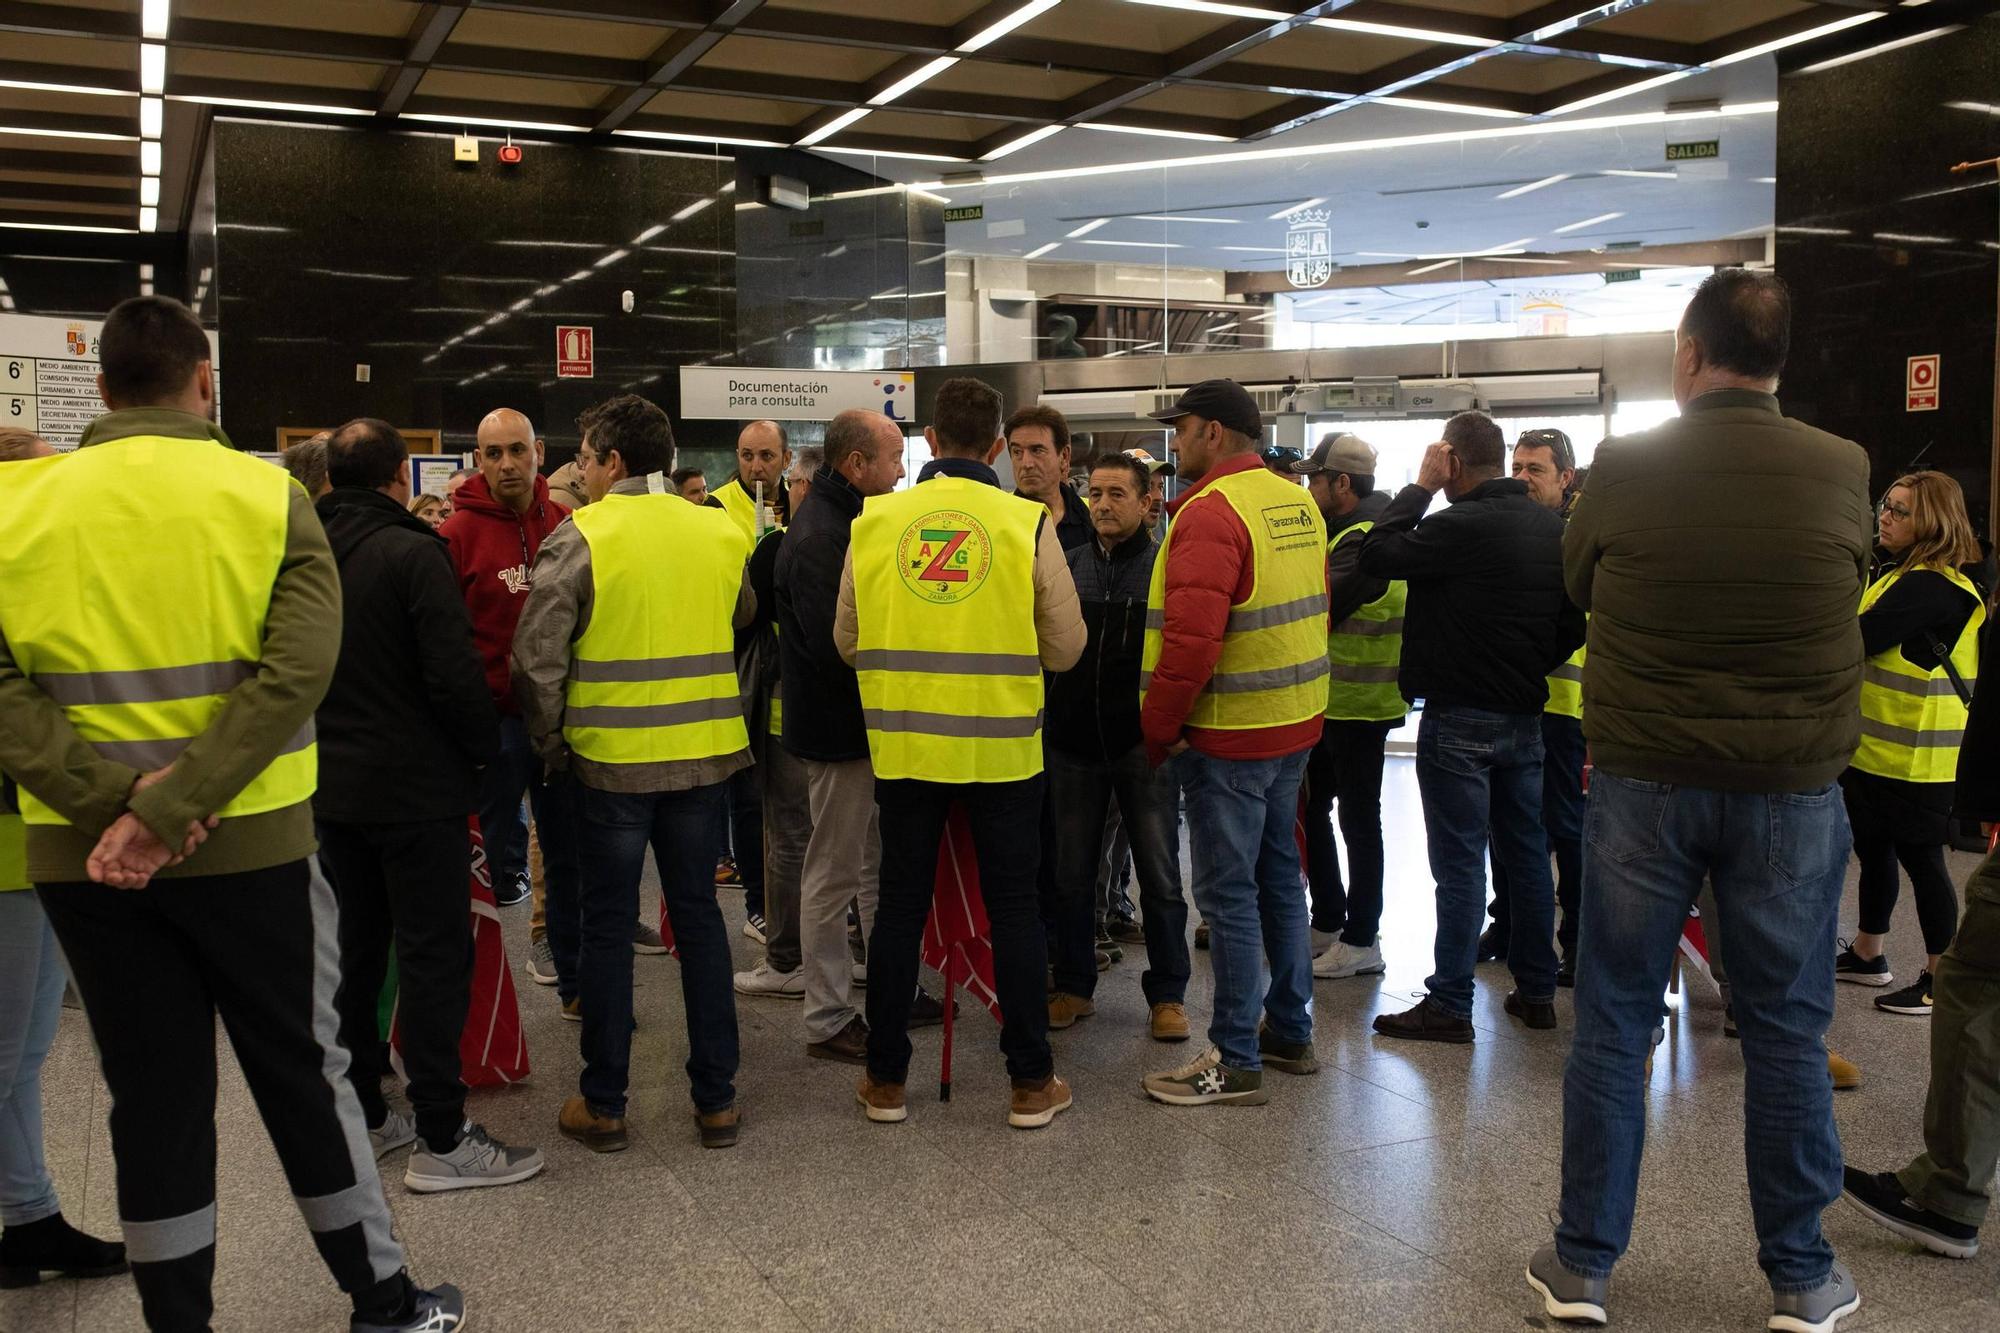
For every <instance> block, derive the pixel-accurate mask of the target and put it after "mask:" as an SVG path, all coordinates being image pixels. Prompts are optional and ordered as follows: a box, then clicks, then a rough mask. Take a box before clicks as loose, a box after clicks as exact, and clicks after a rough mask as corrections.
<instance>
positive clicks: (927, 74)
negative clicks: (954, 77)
mask: <svg viewBox="0 0 2000 1333" xmlns="http://www.w3.org/2000/svg"><path fill="white" fill-rule="evenodd" d="M957 63H958V57H957V56H939V57H938V58H937V59H936V60H933V61H931V62H930V63H929V64H928V65H925V66H923V67H922V68H921V69H918V70H917V71H916V72H915V73H913V74H906V75H904V76H903V77H902V78H900V79H898V80H896V81H895V82H894V83H892V84H890V85H889V86H888V87H887V88H884V89H883V90H882V91H881V92H879V93H876V94H875V95H874V96H873V97H871V98H869V99H868V105H870V106H886V105H888V104H889V103H890V102H893V101H895V100H896V99H897V98H899V97H901V96H902V95H903V94H904V93H906V92H909V91H910V90H911V89H912V88H915V87H917V86H918V85H920V84H924V83H928V82H930V81H931V80H932V79H934V78H936V77H937V76H938V75H940V74H942V73H944V72H945V71H946V70H948V69H950V68H951V67H952V66H953V65H956V64H957Z"/></svg>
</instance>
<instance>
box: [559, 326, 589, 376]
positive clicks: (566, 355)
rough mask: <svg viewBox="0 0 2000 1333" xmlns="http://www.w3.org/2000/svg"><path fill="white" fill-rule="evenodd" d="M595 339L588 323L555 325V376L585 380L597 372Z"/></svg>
mask: <svg viewBox="0 0 2000 1333" xmlns="http://www.w3.org/2000/svg"><path fill="white" fill-rule="evenodd" d="M595 343H596V339H595V338H594V337H593V336H592V334H591V330H590V325H588V324H558V325H556V378H557V379H559V380H587V379H591V378H593V377H594V376H595V375H596V373H597V349H596V346H595Z"/></svg>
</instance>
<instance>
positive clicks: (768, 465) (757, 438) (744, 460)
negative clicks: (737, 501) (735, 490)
mask: <svg viewBox="0 0 2000 1333" xmlns="http://www.w3.org/2000/svg"><path fill="white" fill-rule="evenodd" d="M791 461H792V451H791V449H790V448H789V447H788V445H787V443H786V440H785V428H784V427H783V426H780V425H779V424H778V423H777V422H775V421H753V422H751V423H750V424H749V425H747V426H745V427H744V428H743V430H742V433H741V434H739V435H738V436H737V437H736V478H737V480H738V481H740V482H742V483H743V489H744V490H746V491H749V492H750V493H751V494H753V495H754V494H756V492H757V483H758V482H760V481H761V482H763V483H764V494H766V495H773V494H776V492H777V489H778V479H779V478H780V477H781V476H783V475H784V471H785V469H786V468H787V467H789V466H790V465H791Z"/></svg>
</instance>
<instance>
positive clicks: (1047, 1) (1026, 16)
mask: <svg viewBox="0 0 2000 1333" xmlns="http://www.w3.org/2000/svg"><path fill="white" fill-rule="evenodd" d="M1061 3H1062V0H1029V3H1027V4H1025V5H1022V6H1021V7H1020V8H1019V9H1017V10H1015V11H1014V12H1013V13H1011V14H1009V15H1008V16H1007V17H1006V18H1003V19H1001V20H1000V21H999V22H998V23H995V24H993V25H992V26H991V27H989V28H985V29H982V30H981V31H980V32H979V33H978V34H977V35H975V36H973V37H972V38H971V39H969V40H968V41H966V42H965V43H964V44H963V45H961V46H960V47H959V48H958V49H959V50H961V51H968V52H969V51H979V50H984V49H985V48H986V47H988V46H991V45H992V44H993V43H995V42H997V41H999V40H1000V39H1001V38H1002V37H1005V36H1006V35H1007V34H1008V33H1010V32H1012V31H1014V29H1016V28H1018V27H1020V26H1022V25H1023V24H1026V23H1032V22H1034V21H1035V20H1036V19H1038V18H1040V17H1041V16H1042V15H1044V14H1046V13H1048V12H1049V11H1050V10H1051V9H1054V8H1055V7H1056V6H1057V5H1059V4H1061Z"/></svg>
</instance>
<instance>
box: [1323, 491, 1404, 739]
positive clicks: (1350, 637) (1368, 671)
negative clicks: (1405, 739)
mask: <svg viewBox="0 0 2000 1333" xmlns="http://www.w3.org/2000/svg"><path fill="white" fill-rule="evenodd" d="M1374 526H1375V521H1374V520H1373V519H1363V520H1362V521H1361V522H1359V523H1350V524H1348V525H1347V526H1346V527H1344V528H1342V529H1341V530H1340V531H1339V532H1336V533H1335V534H1334V535H1333V540H1332V541H1330V542H1328V543H1327V544H1326V549H1327V550H1328V551H1329V552H1331V551H1332V550H1333V548H1334V547H1336V546H1338V545H1340V539H1341V538H1342V537H1345V536H1346V535H1347V534H1348V533H1350V532H1367V531H1368V530H1369V529H1370V528H1373V527H1374ZM1409 597H1410V585H1409V584H1407V583H1405V582H1404V581H1403V580H1401V579H1391V580H1389V590H1388V591H1387V592H1385V593H1383V594H1382V595H1381V596H1380V597H1377V598H1376V599H1375V600H1374V601H1372V602H1370V603H1368V605H1366V606H1364V607H1362V608H1361V609H1360V610H1358V611H1356V612H1355V613H1354V614H1353V615H1351V616H1349V617H1348V618H1347V619H1345V620H1343V621H1341V622H1340V623H1339V624H1338V625H1335V626H1333V627H1332V628H1331V629H1329V630H1328V631H1327V636H1326V656H1327V663H1328V667H1329V672H1328V674H1329V676H1330V677H1331V681H1330V683H1329V684H1328V685H1327V689H1326V715H1327V717H1328V718H1331V719H1334V720H1336V721H1350V722H1396V721H1400V720H1401V719H1402V718H1403V716H1404V715H1405V714H1407V713H1408V712H1409V711H1410V705H1409V703H1408V702H1407V701H1406V700H1405V699H1404V698H1403V692H1402V691H1401V690H1399V689H1397V688H1396V673H1397V671H1398V670H1399V669H1400V667H1401V664H1402V661H1403V607H1404V604H1405V603H1406V602H1408V601H1409Z"/></svg>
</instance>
